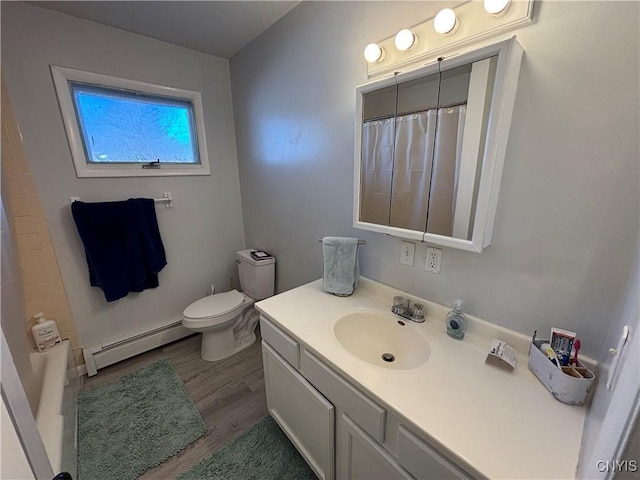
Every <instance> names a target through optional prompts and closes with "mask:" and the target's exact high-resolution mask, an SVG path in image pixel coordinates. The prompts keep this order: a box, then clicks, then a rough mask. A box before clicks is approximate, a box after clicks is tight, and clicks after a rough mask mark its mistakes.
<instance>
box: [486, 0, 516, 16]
mask: <svg viewBox="0 0 640 480" xmlns="http://www.w3.org/2000/svg"><path fill="white" fill-rule="evenodd" d="M509 3H511V0H484V9H485V10H486V11H487V13H490V14H491V15H501V14H503V13H504V12H506V11H507V7H509Z"/></svg>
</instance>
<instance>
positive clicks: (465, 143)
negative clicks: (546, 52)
mask: <svg viewBox="0 0 640 480" xmlns="http://www.w3.org/2000/svg"><path fill="white" fill-rule="evenodd" d="M521 58H522V48H521V47H520V45H519V44H518V43H517V42H516V40H515V38H512V39H510V40H507V41H504V42H500V43H497V44H494V45H490V46H488V47H484V48H481V49H478V50H475V51H472V52H469V53H465V54H461V55H456V56H451V57H449V58H444V59H440V60H439V61H435V62H433V63H431V64H429V65H426V66H423V67H420V68H417V69H415V70H410V71H407V72H396V73H394V74H393V75H392V76H390V77H387V78H383V79H379V80H375V81H372V82H368V83H366V84H364V85H360V86H358V87H357V89H356V111H357V120H356V149H355V172H354V173H355V177H354V178H355V188H354V227H355V228H361V229H365V230H371V231H374V232H380V233H385V234H389V235H394V236H398V237H402V238H409V239H413V240H420V241H424V242H428V243H431V244H436V245H442V246H448V247H453V248H459V249H463V250H469V251H474V252H481V251H482V249H483V248H484V247H486V246H487V245H489V244H490V243H491V234H492V230H493V221H494V218H495V212H496V206H497V201H498V190H499V186H500V177H501V175H502V166H503V163H504V157H505V152H506V146H507V140H508V136H509V127H510V124H511V115H512V111H513V104H514V101H515V93H516V87H517V82H518V75H519V71H520V62H521Z"/></svg>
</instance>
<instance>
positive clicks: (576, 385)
mask: <svg viewBox="0 0 640 480" xmlns="http://www.w3.org/2000/svg"><path fill="white" fill-rule="evenodd" d="M543 343H550V342H549V340H535V338H534V339H533V340H532V341H531V344H530V345H529V370H531V371H532V372H533V373H534V375H535V376H536V377H538V379H539V380H540V381H541V382H542V384H543V385H544V386H545V387H546V388H547V390H549V392H551V394H552V395H553V396H554V397H555V398H556V399H557V400H559V401H561V402H562V403H567V404H569V405H584V404H585V402H586V401H587V397H588V396H589V392H590V391H591V386H592V385H593V381H594V380H595V378H596V377H595V375H594V374H593V372H592V371H591V370H589V369H588V368H587V367H586V366H585V365H584V364H582V363H580V361H578V364H577V365H576V366H574V367H562V369H560V368H558V367H557V366H556V364H555V363H553V362H551V361H550V360H549V358H548V357H547V356H546V355H545V354H544V353H542V351H541V350H540V346H541V345H542V344H543Z"/></svg>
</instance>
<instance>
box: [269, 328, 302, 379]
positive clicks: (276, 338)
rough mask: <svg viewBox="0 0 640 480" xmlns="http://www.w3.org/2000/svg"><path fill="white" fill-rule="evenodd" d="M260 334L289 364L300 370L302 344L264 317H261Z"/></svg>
mask: <svg viewBox="0 0 640 480" xmlns="http://www.w3.org/2000/svg"><path fill="white" fill-rule="evenodd" d="M260 334H261V335H262V338H263V340H265V341H266V342H267V343H268V344H269V345H271V346H272V347H273V348H274V349H275V351H276V352H278V353H279V354H280V355H282V356H283V357H284V359H285V360H286V361H287V362H289V363H290V364H291V365H293V366H294V367H295V368H296V369H300V344H299V343H298V342H296V341H295V340H294V339H293V338H291V337H290V336H289V335H287V334H286V333H284V332H283V331H282V330H280V329H279V328H278V327H276V326H275V325H274V324H273V323H271V322H270V321H269V320H267V319H266V318H265V317H263V316H260Z"/></svg>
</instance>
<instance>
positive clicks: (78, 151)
mask: <svg viewBox="0 0 640 480" xmlns="http://www.w3.org/2000/svg"><path fill="white" fill-rule="evenodd" d="M51 70H52V73H53V78H54V83H55V86H56V91H57V94H58V101H59V103H60V109H61V111H62V117H63V121H64V125H65V129H66V131H67V137H68V138H69V145H70V147H71V153H72V156H73V161H74V164H75V168H76V174H77V175H78V177H137V176H159V175H208V174H209V172H210V171H209V159H208V155H207V147H206V141H205V130H204V122H203V114H202V99H201V95H200V93H199V92H194V91H190V90H181V89H176V88H170V87H164V86H160V85H154V84H150V83H145V82H138V81H134V80H127V79H123V78H116V77H110V76H107V75H100V74H96V73H90V72H83V71H80V70H73V69H69V68H63V67H57V66H53V65H52V66H51Z"/></svg>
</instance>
